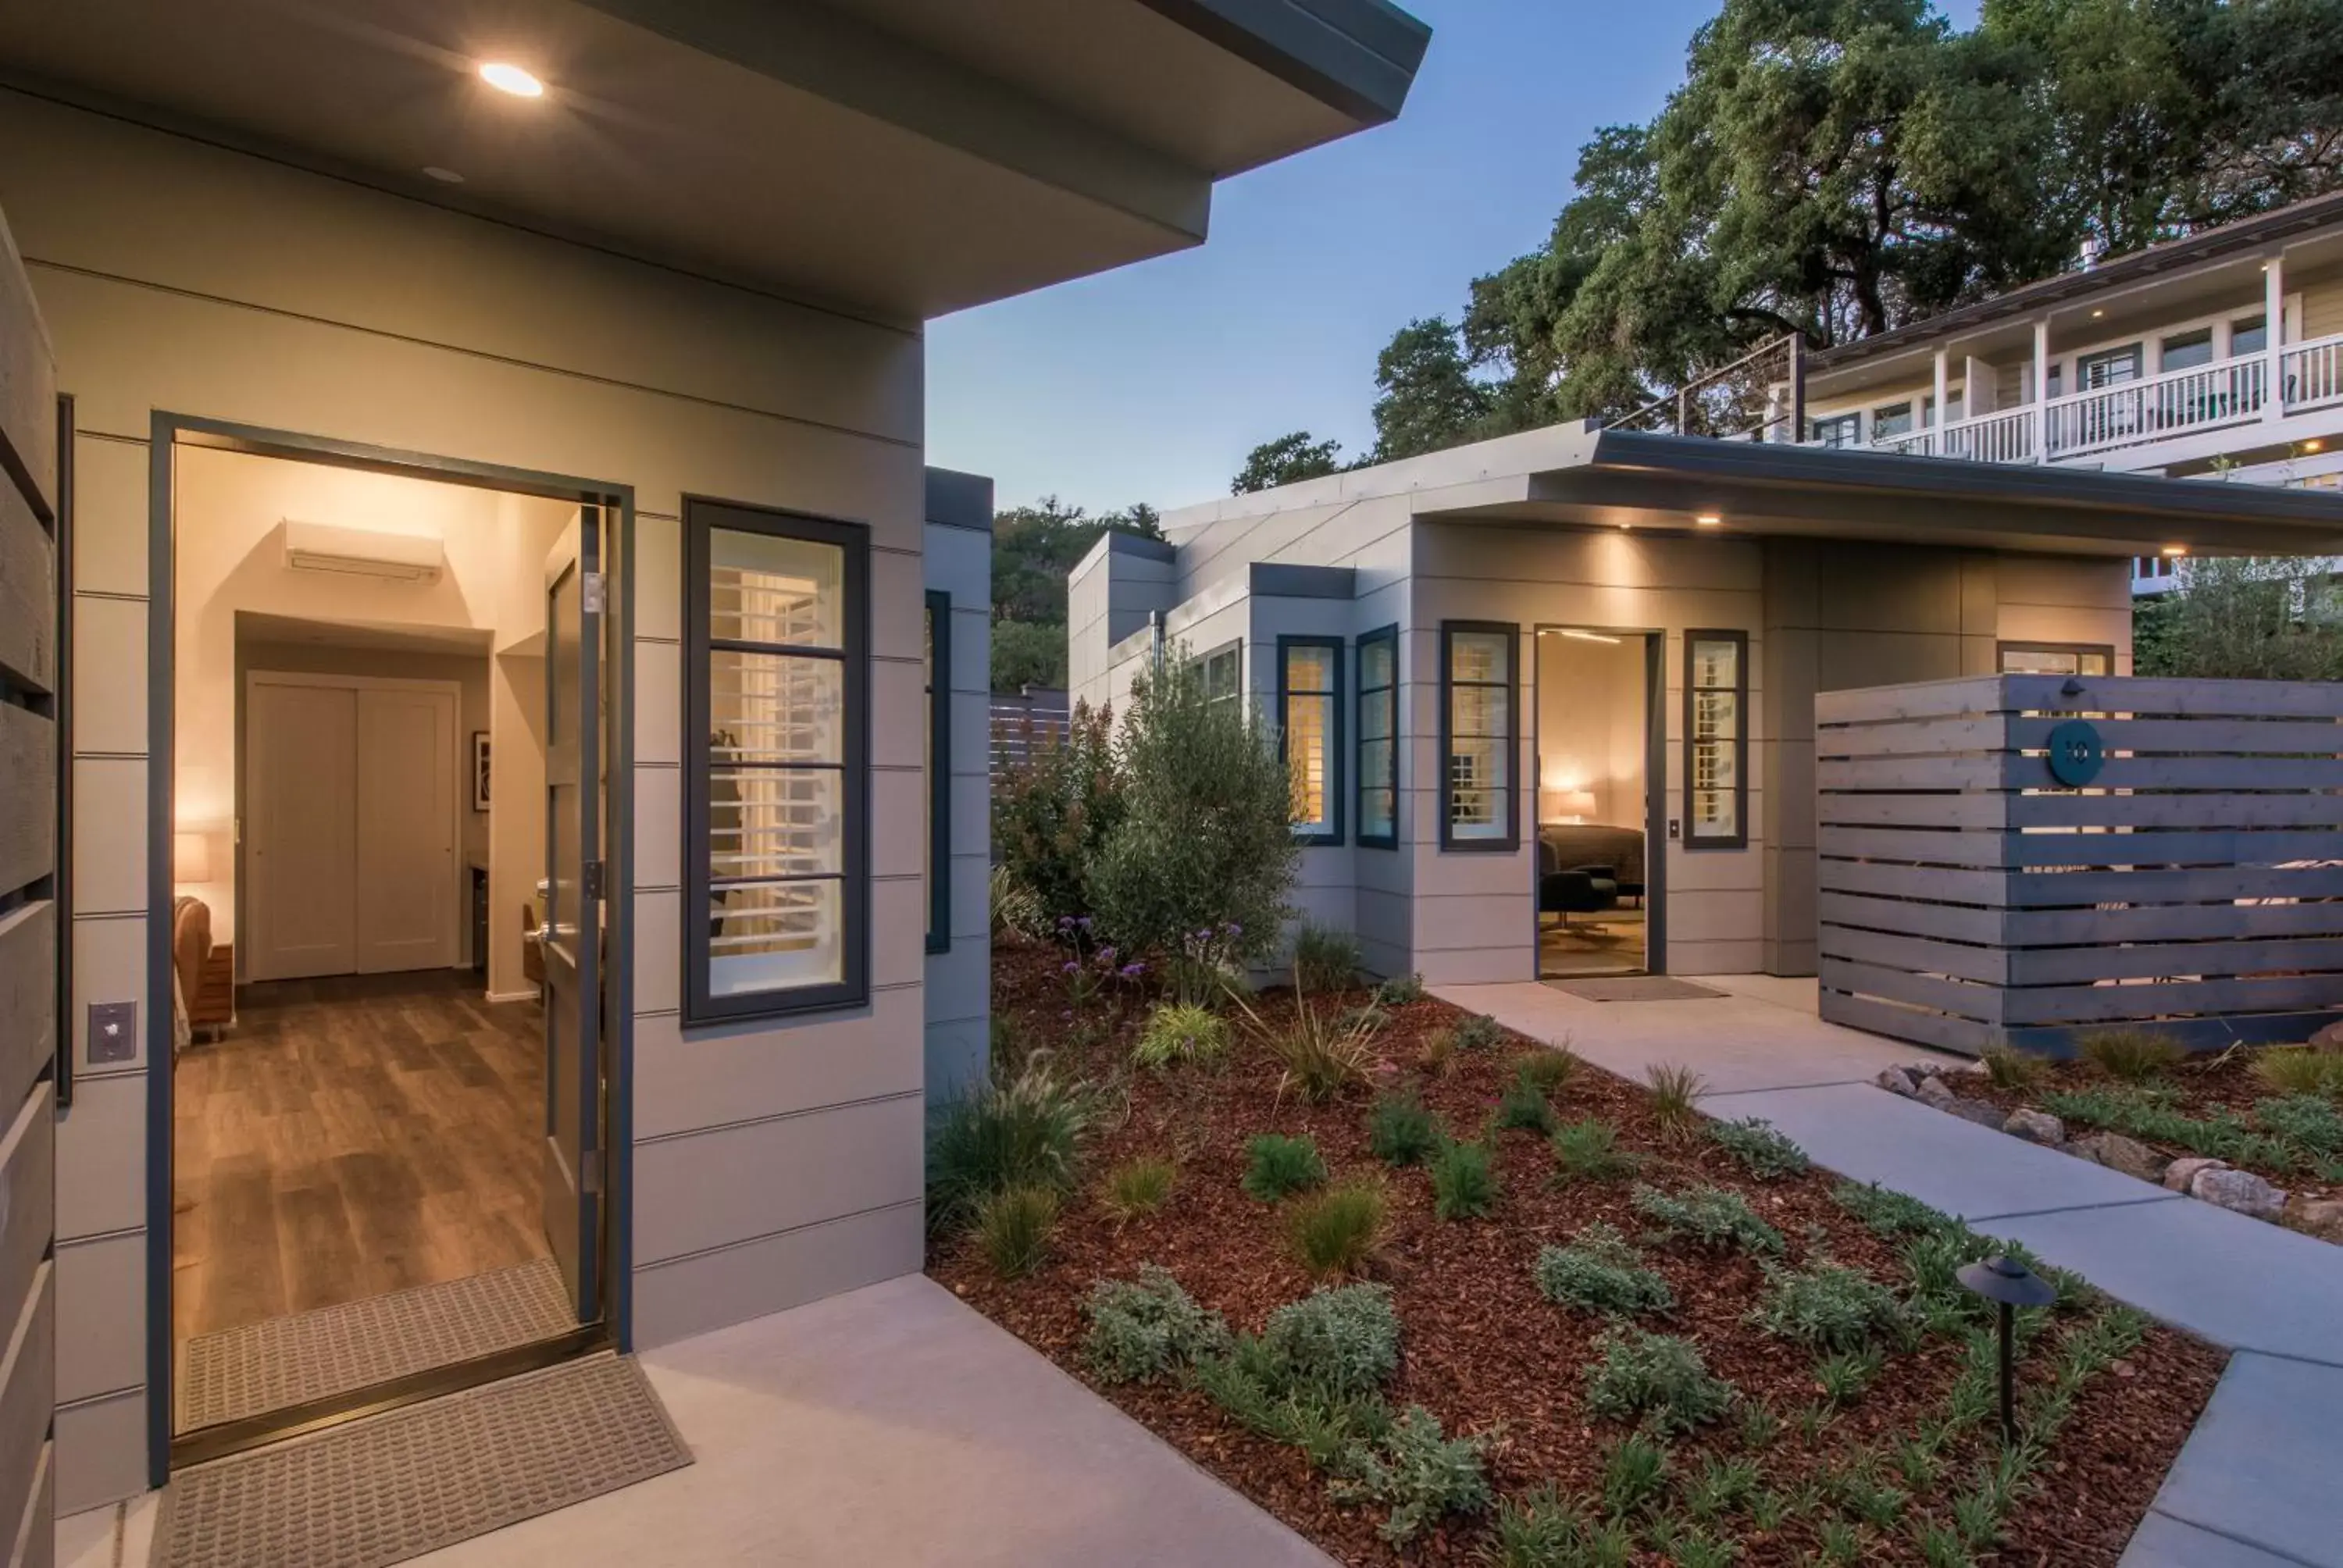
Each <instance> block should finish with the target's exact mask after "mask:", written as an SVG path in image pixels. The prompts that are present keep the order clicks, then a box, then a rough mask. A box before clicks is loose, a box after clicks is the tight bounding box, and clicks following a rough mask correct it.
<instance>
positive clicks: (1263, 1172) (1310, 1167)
mask: <svg viewBox="0 0 2343 1568" xmlns="http://www.w3.org/2000/svg"><path fill="white" fill-rule="evenodd" d="M1324 1180H1326V1161H1324V1160H1322V1159H1321V1158H1320V1157H1319V1154H1318V1145H1317V1144H1316V1143H1315V1142H1313V1141H1311V1140H1310V1139H1309V1138H1307V1137H1302V1138H1288V1137H1287V1136H1286V1135H1285V1134H1284V1133H1282V1132H1263V1133H1262V1134H1260V1135H1259V1136H1258V1137H1256V1138H1253V1139H1252V1141H1249V1142H1247V1143H1246V1144H1245V1173H1244V1177H1243V1180H1242V1181H1240V1182H1239V1183H1238V1184H1239V1185H1240V1186H1242V1188H1243V1189H1244V1191H1245V1195H1246V1196H1247V1197H1249V1198H1258V1199H1260V1200H1261V1201H1262V1202H1264V1203H1274V1202H1276V1201H1278V1200H1279V1199H1280V1198H1282V1197H1285V1196H1286V1195H1288V1194H1289V1193H1293V1192H1299V1191H1302V1189H1304V1188H1307V1187H1315V1186H1317V1185H1318V1184H1319V1183H1320V1182H1321V1181H1324Z"/></svg>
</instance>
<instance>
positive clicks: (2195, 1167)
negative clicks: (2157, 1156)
mask: <svg viewBox="0 0 2343 1568" xmlns="http://www.w3.org/2000/svg"><path fill="white" fill-rule="evenodd" d="M2227 1164H2228V1161H2225V1160H2207V1159H2206V1158H2205V1157H2204V1156H2203V1155H2201V1154H2191V1155H2188V1156H2187V1157H2186V1158H2184V1159H2179V1160H2175V1161H2173V1162H2172V1163H2171V1164H2169V1165H2167V1166H2166V1167H2165V1168H2164V1184H2165V1185H2166V1186H2167V1187H2169V1188H2171V1189H2172V1190H2173V1191H2175V1192H2186V1191H2188V1183H2189V1182H2191V1181H2195V1180H2197V1172H2198V1171H2219V1170H2223V1169H2225V1168H2226V1167H2227Z"/></svg>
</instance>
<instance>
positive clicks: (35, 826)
mask: <svg viewBox="0 0 2343 1568" xmlns="http://www.w3.org/2000/svg"><path fill="white" fill-rule="evenodd" d="M0 800H5V801H6V802H8V809H6V810H5V811H0V892H12V891H14V890H16V889H18V888H22V887H24V886H25V885H26V884H28V883H31V882H34V881H37V880H38V879H41V878H43V877H45V876H47V875H48V874H49V873H50V871H52V870H54V869H55V867H56V843H57V729H56V726H55V725H54V724H52V723H50V722H49V721H48V720H47V719H43V718H42V717H41V716H40V715H38V714H36V713H34V712H31V711H30V710H28V709H23V708H18V707H16V706H15V704H13V703H0Z"/></svg>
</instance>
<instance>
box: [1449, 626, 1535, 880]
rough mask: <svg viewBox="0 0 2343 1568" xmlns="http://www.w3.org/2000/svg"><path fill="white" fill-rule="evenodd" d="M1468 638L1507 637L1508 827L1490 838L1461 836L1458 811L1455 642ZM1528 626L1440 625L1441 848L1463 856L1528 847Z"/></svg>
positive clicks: (1491, 683)
mask: <svg viewBox="0 0 2343 1568" xmlns="http://www.w3.org/2000/svg"><path fill="white" fill-rule="evenodd" d="M1460 632H1462V633H1463V634H1465V635H1467V636H1473V635H1476V634H1486V635H1489V636H1493V637H1503V638H1506V639H1507V642H1506V653H1505V678H1504V680H1503V683H1502V684H1503V688H1504V691H1505V734H1504V741H1505V782H1504V802H1503V811H1504V821H1505V831H1504V833H1503V836H1501V837H1493V838H1487V839H1474V838H1463V839H1460V838H1458V837H1457V836H1456V824H1455V821H1454V820H1453V811H1454V809H1455V785H1456V778H1455V769H1454V767H1453V762H1454V760H1455V757H1454V746H1455V741H1456V736H1455V721H1456V702H1455V691H1456V685H1457V682H1456V659H1455V643H1456V636H1457V634H1458V633H1460ZM1521 666H1522V628H1521V625H1520V623H1519V622H1516V621H1505V620H1443V621H1442V622H1441V623H1440V848H1441V849H1443V851H1446V850H1454V851H1456V852H1457V853H1459V854H1467V855H1472V854H1490V855H1511V854H1515V853H1518V852H1519V851H1520V849H1521V847H1522V808H1521V779H1520V777H1519V775H1520V773H1521V750H1522V744H1521V736H1522V668H1521ZM1464 684H1465V685H1467V686H1487V687H1495V686H1497V685H1499V684H1500V683H1499V682H1496V681H1490V680H1473V681H1466V682H1465V683H1464Z"/></svg>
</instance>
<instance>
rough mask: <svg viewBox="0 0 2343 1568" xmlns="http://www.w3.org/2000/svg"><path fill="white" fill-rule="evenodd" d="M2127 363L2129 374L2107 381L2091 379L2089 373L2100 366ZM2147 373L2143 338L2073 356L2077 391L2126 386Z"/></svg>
mask: <svg viewBox="0 0 2343 1568" xmlns="http://www.w3.org/2000/svg"><path fill="white" fill-rule="evenodd" d="M2118 364H2128V365H2129V366H2130V367H2131V374H2129V375H2128V376H2122V377H2117V378H2115V379H2114V380H2109V381H2097V382H2095V381H2093V380H2092V379H2091V373H2092V371H2094V370H2095V369H2097V368H2098V367H2101V366H2107V365H2118ZM2146 377H2147V342H2146V341H2145V340H2142V341H2140V342H2137V343H2130V344H2125V345H2123V346H2121V347H2115V348H2098V349H2094V350H2092V351H2091V352H2090V353H2088V354H2077V356H2075V390H2076V391H2077V392H2108V391H2113V390H2114V389H2115V388H2116V387H2128V386H2130V385H2131V384H2132V383H2133V382H2135V381H2139V380H2143V379H2145V378H2146Z"/></svg>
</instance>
